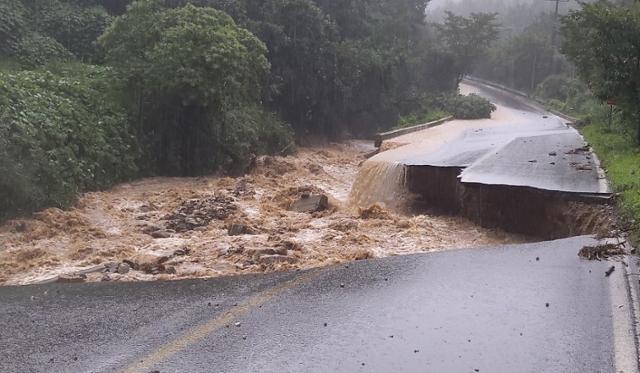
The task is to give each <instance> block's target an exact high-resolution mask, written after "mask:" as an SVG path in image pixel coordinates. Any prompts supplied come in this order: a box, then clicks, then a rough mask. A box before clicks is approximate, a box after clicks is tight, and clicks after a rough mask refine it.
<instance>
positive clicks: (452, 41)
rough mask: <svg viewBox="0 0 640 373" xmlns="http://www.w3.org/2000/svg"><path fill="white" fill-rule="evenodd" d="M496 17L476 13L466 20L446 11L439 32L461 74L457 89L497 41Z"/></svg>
mask: <svg viewBox="0 0 640 373" xmlns="http://www.w3.org/2000/svg"><path fill="white" fill-rule="evenodd" d="M496 16H497V13H472V14H471V16H469V17H463V16H458V15H455V14H453V13H451V12H446V18H445V20H444V22H443V23H442V24H441V25H440V26H439V30H440V36H441V37H442V38H443V40H444V42H445V45H446V46H447V49H448V50H449V52H450V53H451V54H452V55H453V56H454V58H455V66H456V69H457V75H458V77H457V81H456V87H457V86H458V85H459V84H460V82H461V81H462V78H463V77H464V76H465V75H466V74H468V73H471V72H472V71H473V68H474V67H475V65H476V64H477V62H478V60H479V58H480V57H481V56H482V55H483V54H484V53H485V52H486V51H487V49H488V48H489V47H490V46H491V43H493V42H494V41H495V40H496V39H497V37H498V24H497V23H496Z"/></svg>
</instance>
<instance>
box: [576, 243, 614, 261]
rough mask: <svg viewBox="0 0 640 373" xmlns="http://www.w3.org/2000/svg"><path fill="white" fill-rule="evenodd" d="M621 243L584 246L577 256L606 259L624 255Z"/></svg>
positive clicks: (589, 258)
mask: <svg viewBox="0 0 640 373" xmlns="http://www.w3.org/2000/svg"><path fill="white" fill-rule="evenodd" d="M624 254H625V252H624V249H623V247H622V246H621V245H616V244H610V243H608V244H604V245H598V246H585V247H583V248H582V249H580V251H579V252H578V256H579V257H581V258H585V259H588V260H606V259H609V258H611V257H613V256H618V255H624Z"/></svg>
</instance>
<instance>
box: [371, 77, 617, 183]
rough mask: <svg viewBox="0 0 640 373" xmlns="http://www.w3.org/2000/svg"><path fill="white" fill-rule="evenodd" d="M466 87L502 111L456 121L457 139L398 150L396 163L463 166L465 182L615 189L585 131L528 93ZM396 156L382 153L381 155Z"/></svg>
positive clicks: (424, 134) (469, 83)
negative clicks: (527, 96) (530, 98)
mask: <svg viewBox="0 0 640 373" xmlns="http://www.w3.org/2000/svg"><path fill="white" fill-rule="evenodd" d="M465 89H467V90H470V91H472V92H473V93H476V94H479V95H481V96H484V97H486V98H488V99H489V100H490V101H491V102H493V103H494V104H496V105H497V106H498V107H499V111H498V112H497V113H496V114H495V115H494V118H493V119H492V120H488V121H458V122H461V123H463V124H464V127H465V129H464V130H462V131H460V132H459V133H458V134H457V135H456V136H454V137H453V138H449V139H447V140H446V141H443V142H442V143H441V144H439V146H437V147H431V146H430V147H423V146H421V145H420V143H417V144H414V146H411V147H408V148H405V149H398V150H394V151H395V152H397V153H398V157H397V159H395V161H396V162H398V163H401V164H405V165H408V166H422V165H424V166H435V167H459V168H465V170H464V171H463V172H462V174H461V181H462V183H476V184H485V185H507V186H525V187H531V188H536V189H544V190H550V191H558V192H568V193H584V194H603V195H608V194H610V193H611V188H610V186H609V184H608V183H607V181H606V178H605V177H604V174H603V172H602V171H601V170H600V167H599V164H598V161H597V157H596V156H594V155H593V154H592V153H591V152H590V151H589V150H588V149H586V150H584V148H585V145H586V143H585V141H584V139H583V138H582V136H581V135H580V134H579V133H578V131H576V130H575V129H574V128H572V127H570V126H568V125H567V124H566V123H565V121H564V120H563V119H561V118H559V117H557V116H555V115H553V114H551V113H548V112H546V111H544V109H543V108H541V107H539V106H538V105H536V104H535V103H532V102H529V101H527V100H526V99H524V98H520V97H518V96H515V95H513V94H511V93H509V92H506V91H502V90H500V89H497V88H493V87H490V86H486V85H484V84H479V83H475V82H473V81H465ZM455 124H456V123H450V124H447V125H449V126H452V125H455ZM438 130H439V129H438ZM438 130H436V129H434V128H430V129H427V130H423V131H420V132H417V133H413V134H411V135H407V137H408V136H412V137H413V138H418V139H419V138H421V137H426V138H428V137H429V134H430V133H432V132H433V133H435V132H437V131H438ZM394 141H395V140H394ZM409 150H410V151H409ZM392 152H393V151H392ZM392 155H393V153H391V154H384V153H382V154H381V157H390V156H392Z"/></svg>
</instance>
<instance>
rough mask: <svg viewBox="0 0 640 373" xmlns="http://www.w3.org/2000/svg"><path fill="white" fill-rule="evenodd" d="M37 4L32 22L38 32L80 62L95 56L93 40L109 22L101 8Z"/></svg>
mask: <svg viewBox="0 0 640 373" xmlns="http://www.w3.org/2000/svg"><path fill="white" fill-rule="evenodd" d="M36 3H41V5H40V6H38V13H37V15H36V18H35V19H34V22H35V23H36V24H37V28H38V31H39V32H41V33H43V34H45V35H48V36H50V37H51V38H54V39H56V40H57V41H58V42H59V43H60V44H62V45H64V47H65V48H67V49H68V50H69V51H71V52H72V53H73V54H74V55H75V56H76V57H77V58H79V59H83V60H91V59H92V58H93V57H94V55H95V54H96V43H95V41H96V39H97V38H98V36H100V35H101V34H102V33H103V32H104V30H105V28H106V27H107V25H108V24H109V23H111V17H110V16H109V14H108V13H107V12H106V10H105V9H104V8H103V7H101V6H85V5H81V3H75V2H70V1H61V0H57V1H50V0H49V1H43V0H36Z"/></svg>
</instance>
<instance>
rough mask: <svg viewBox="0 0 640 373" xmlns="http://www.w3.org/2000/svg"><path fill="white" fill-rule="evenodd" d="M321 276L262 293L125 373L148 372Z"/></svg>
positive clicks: (309, 274)
mask: <svg viewBox="0 0 640 373" xmlns="http://www.w3.org/2000/svg"><path fill="white" fill-rule="evenodd" d="M319 274H320V271H318V270H315V271H309V272H306V273H304V274H302V275H300V276H297V277H295V278H294V279H291V280H289V281H287V282H284V283H283V284H281V285H278V286H275V287H273V288H271V289H268V290H265V291H262V292H260V293H258V294H256V295H254V296H252V297H250V298H249V299H248V300H247V301H246V302H244V303H242V304H239V305H238V306H236V307H233V308H232V309H230V310H229V311H227V312H225V313H223V314H222V315H220V316H217V317H214V318H212V319H211V320H209V321H208V322H206V323H205V324H202V325H200V326H197V327H194V328H192V329H190V330H188V331H187V332H185V333H184V334H183V335H182V336H180V337H178V338H177V339H174V340H172V341H170V342H167V343H165V344H164V345H162V346H160V347H159V348H157V349H156V350H154V351H152V352H151V353H149V354H148V355H146V356H145V357H144V358H142V360H139V361H138V362H136V363H134V364H132V365H130V366H128V367H127V368H125V369H124V372H127V373H137V372H148V371H149V368H151V367H153V366H155V365H157V364H159V363H161V362H163V361H166V360H168V359H169V358H171V357H172V356H173V355H175V354H177V353H178V352H180V351H181V350H183V349H185V348H186V347H188V346H190V345H193V344H195V343H197V342H199V341H201V340H202V339H204V338H206V337H207V336H208V335H210V334H211V333H213V332H215V331H216V330H218V329H220V328H223V327H225V326H226V325H229V324H230V323H231V322H232V321H233V320H234V319H236V318H238V317H240V316H242V315H244V314H246V313H247V312H249V311H251V310H253V309H256V308H258V307H260V306H261V305H263V304H265V303H266V302H268V301H269V300H270V299H272V298H273V297H275V296H277V295H279V294H281V293H283V292H284V291H286V290H289V289H293V288H295V287H297V286H300V285H302V284H304V283H306V282H309V281H311V280H313V279H314V278H316V277H318V275H319Z"/></svg>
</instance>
